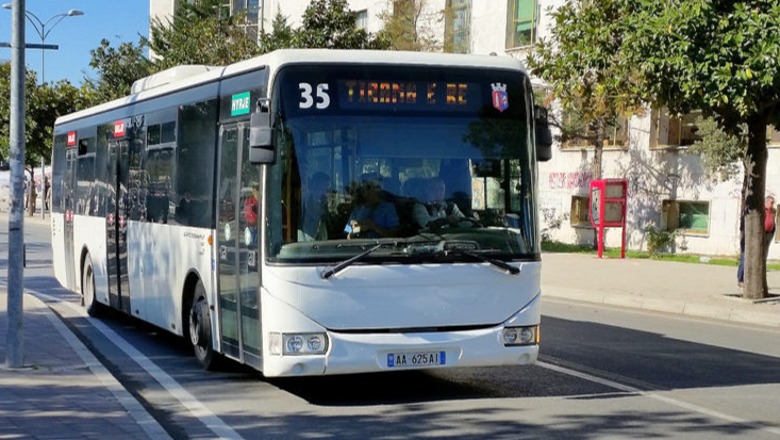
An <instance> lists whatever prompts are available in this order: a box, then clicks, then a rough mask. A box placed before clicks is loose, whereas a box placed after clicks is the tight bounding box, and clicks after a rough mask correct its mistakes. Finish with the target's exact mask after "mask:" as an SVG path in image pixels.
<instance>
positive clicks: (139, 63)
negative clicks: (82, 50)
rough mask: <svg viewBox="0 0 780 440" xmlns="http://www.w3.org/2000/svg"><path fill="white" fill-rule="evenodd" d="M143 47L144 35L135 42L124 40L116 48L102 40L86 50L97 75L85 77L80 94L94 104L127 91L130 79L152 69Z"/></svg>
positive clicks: (144, 45)
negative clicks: (97, 45)
mask: <svg viewBox="0 0 780 440" xmlns="http://www.w3.org/2000/svg"><path fill="white" fill-rule="evenodd" d="M145 47H146V42H145V41H144V39H143V38H142V39H141V40H140V41H139V42H138V44H137V45H135V44H133V43H129V42H125V43H121V44H120V45H119V47H117V48H114V47H112V46H111V43H110V42H109V41H108V40H106V39H103V40H101V41H100V46H99V47H97V48H95V49H92V50H91V51H90V52H89V53H90V55H91V59H90V61H89V66H90V67H92V68H93V69H95V71H97V74H98V77H97V79H95V80H92V79H89V78H87V79H85V82H84V86H85V87H84V88H83V92H84V93H83V98H84V99H85V100H86V101H87V102H89V103H91V104H92V105H95V104H98V103H101V102H106V101H111V100H113V99H117V98H121V97H123V96H127V95H129V94H130V88H131V87H132V85H133V82H135V81H136V80H137V79H140V78H143V77H145V76H148V75H149V74H150V73H152V65H151V64H150V63H149V60H148V59H147V58H146V56H144V48H145Z"/></svg>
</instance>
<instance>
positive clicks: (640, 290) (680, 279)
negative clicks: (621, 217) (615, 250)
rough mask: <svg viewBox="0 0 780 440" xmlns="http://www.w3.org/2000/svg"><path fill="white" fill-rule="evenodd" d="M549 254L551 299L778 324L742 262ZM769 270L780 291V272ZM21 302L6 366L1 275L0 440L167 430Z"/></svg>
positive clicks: (44, 315) (58, 326) (772, 304)
mask: <svg viewBox="0 0 780 440" xmlns="http://www.w3.org/2000/svg"><path fill="white" fill-rule="evenodd" d="M28 219H29V218H26V219H25V221H26V222H27V221H38V222H41V221H44V220H41V219H40V218H37V219H29V220H28ZM45 221H48V219H47V220H45ZM0 258H5V257H3V256H0ZM542 262H543V264H542V267H543V269H542V293H543V295H544V296H546V297H558V298H567V299H572V300H578V301H588V302H595V303H602V304H609V305H614V306H624V307H633V308H640V309H644V310H651V311H657V312H665V313H673V314H678V315H679V314H681V315H688V316H695V317H701V318H711V319H718V320H725V321H730V322H733V323H744V324H753V325H765V326H772V327H780V302H778V301H777V300H769V301H763V302H758V303H754V302H750V301H746V300H742V299H740V298H738V297H736V295H737V294H738V293H739V292H738V289H737V286H736V267H733V268H731V267H723V266H710V265H706V264H690V263H671V262H661V261H652V260H633V259H625V260H620V259H598V258H596V257H595V256H592V255H582V254H544V255H543V257H542ZM3 275H5V274H3ZM767 278H768V280H769V286H770V290H771V291H772V292H774V293H778V294H780V272H771V273H769V274H768V277H767ZM23 303H24V319H23V323H24V331H23V333H24V339H23V341H24V343H23V344H24V367H23V368H20V369H8V368H6V367H5V360H6V343H7V340H6V338H7V330H8V328H7V327H8V314H7V311H6V307H7V290H6V288H5V278H4V277H2V278H0V361H1V362H2V364H1V365H0V438H3V439H5V438H40V439H52V438H68V439H71V438H95V439H98V438H99V439H110V438H117V439H119V438H122V439H125V438H139V439H140V438H155V439H157V438H165V437H166V436H167V435H166V434H165V432H164V431H162V428H161V427H160V426H159V425H158V424H157V423H156V422H155V421H154V420H153V419H151V417H150V416H149V415H148V413H146V411H145V410H144V409H143V408H142V407H141V406H140V404H139V403H138V402H137V401H136V400H135V399H134V398H133V397H132V396H131V395H130V394H129V393H128V392H127V391H126V390H124V388H123V387H122V386H121V385H120V384H119V383H118V382H117V381H116V380H115V379H114V378H113V377H112V376H111V374H110V373H109V372H108V371H107V370H105V368H103V366H102V365H101V364H100V362H98V360H97V359H95V358H94V356H93V355H92V353H90V352H89V350H88V349H87V348H86V347H85V346H84V345H83V344H82V343H81V342H80V341H79V339H78V338H77V337H76V336H75V335H74V334H73V333H72V332H71V331H70V330H69V329H68V328H67V327H66V326H65V324H64V323H63V321H62V319H61V318H60V317H58V316H56V315H55V314H54V312H52V311H51V310H50V309H49V307H47V305H46V304H45V303H44V302H43V301H42V300H41V299H39V298H38V297H36V296H33V295H31V294H26V295H24V301H23ZM79 313H80V314H82V315H83V312H82V311H76V312H74V314H75V315H74V316H76V317H78V316H79ZM72 317H73V316H69V318H72Z"/></svg>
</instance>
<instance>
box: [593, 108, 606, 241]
mask: <svg viewBox="0 0 780 440" xmlns="http://www.w3.org/2000/svg"><path fill="white" fill-rule="evenodd" d="M594 124H595V127H594V128H595V132H596V136H595V138H594V142H593V163H592V164H591V172H592V173H593V175H592V176H591V179H593V180H599V179H601V156H602V152H603V151H604V121H603V120H601V119H598V120H596V121H595V122H594ZM606 235H607V230H606V229H604V237H602V239H603V240H604V241H606V240H607V238H606ZM598 248H599V233H598V230H597V229H594V230H593V249H598Z"/></svg>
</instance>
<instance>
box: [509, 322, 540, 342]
mask: <svg viewBox="0 0 780 440" xmlns="http://www.w3.org/2000/svg"><path fill="white" fill-rule="evenodd" d="M502 337H503V342H504V345H505V346H508V347H509V346H516V345H534V344H538V343H539V326H538V325H531V326H526V327H504V330H503V332H502Z"/></svg>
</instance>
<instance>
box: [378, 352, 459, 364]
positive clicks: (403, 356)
mask: <svg viewBox="0 0 780 440" xmlns="http://www.w3.org/2000/svg"><path fill="white" fill-rule="evenodd" d="M446 364H447V355H446V354H445V352H443V351H425V352H416V353H414V352H413V353H388V354H387V367H388V368H399V367H427V366H432V365H446Z"/></svg>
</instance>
